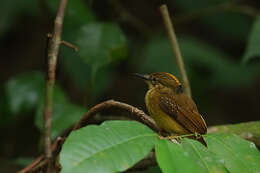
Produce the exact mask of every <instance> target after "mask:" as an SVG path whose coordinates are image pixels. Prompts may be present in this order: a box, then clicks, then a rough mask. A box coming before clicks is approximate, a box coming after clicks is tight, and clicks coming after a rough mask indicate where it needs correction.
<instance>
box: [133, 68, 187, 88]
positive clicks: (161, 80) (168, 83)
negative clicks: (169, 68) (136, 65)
mask: <svg viewBox="0 0 260 173" xmlns="http://www.w3.org/2000/svg"><path fill="white" fill-rule="evenodd" d="M134 75H135V76H137V77H139V78H141V79H143V80H144V81H145V82H146V83H147V84H148V86H149V88H150V89H151V88H154V87H167V88H170V89H172V90H173V91H174V92H176V93H181V92H183V91H182V85H181V83H180V81H179V80H178V79H177V78H176V77H175V76H174V75H172V74H170V73H167V72H155V73H152V74H149V75H147V74H145V75H143V74H137V73H135V74H134Z"/></svg>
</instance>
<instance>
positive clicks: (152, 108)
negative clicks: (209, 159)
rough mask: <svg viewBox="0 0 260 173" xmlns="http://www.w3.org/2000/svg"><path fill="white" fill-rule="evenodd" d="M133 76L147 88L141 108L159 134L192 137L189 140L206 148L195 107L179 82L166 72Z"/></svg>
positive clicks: (198, 114) (204, 127)
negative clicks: (144, 105) (165, 133)
mask: <svg viewBox="0 0 260 173" xmlns="http://www.w3.org/2000/svg"><path fill="white" fill-rule="evenodd" d="M134 75H135V76H137V77H139V78H141V79H143V80H144V81H145V82H146V83H147V84H148V87H149V90H148V91H147V93H146V96H145V104H146V107H147V110H148V112H149V114H150V115H151V116H152V118H153V119H154V121H155V122H156V124H157V125H158V127H159V128H160V129H161V131H164V132H167V133H168V134H170V135H187V134H195V135H193V136H190V137H189V138H193V139H196V140H198V141H199V142H201V143H202V144H203V145H205V146H207V144H206V142H205V141H204V139H203V137H202V136H201V135H203V134H206V133H207V125H206V123H205V121H204V119H203V118H202V116H201V115H200V113H199V112H198V109H197V106H196V105H195V103H194V102H193V100H192V99H191V98H190V97H189V96H187V95H186V94H185V93H184V92H183V90H182V85H181V83H180V81H179V80H178V79H177V78H176V77H175V76H174V75H172V74H170V73H166V72H156V73H152V74H150V75H142V74H134Z"/></svg>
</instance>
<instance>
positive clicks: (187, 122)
mask: <svg viewBox="0 0 260 173" xmlns="http://www.w3.org/2000/svg"><path fill="white" fill-rule="evenodd" d="M188 99H190V98H188ZM159 106H160V108H161V109H162V110H163V111H164V112H165V113H166V114H168V115H170V116H171V117H172V118H173V119H174V120H176V121H177V122H178V123H179V124H181V125H182V126H183V127H185V128H186V129H187V130H189V131H190V132H192V133H195V132H197V133H199V134H205V133H207V126H206V123H205V121H204V119H203V118H202V116H201V115H200V114H199V113H198V111H197V110H196V109H195V110H190V109H188V108H187V107H185V106H184V105H180V104H178V102H177V101H176V99H175V98H174V97H173V96H172V95H163V96H161V97H160V102H159Z"/></svg>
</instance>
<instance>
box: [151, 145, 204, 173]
mask: <svg viewBox="0 0 260 173" xmlns="http://www.w3.org/2000/svg"><path fill="white" fill-rule="evenodd" d="M155 152H156V160H157V162H158V164H159V166H160V168H161V170H162V171H163V172H164V173H173V172H174V173H186V172H187V173H188V172H191V171H192V172H193V173H197V172H198V173H199V172H201V170H200V166H199V165H198V164H196V163H195V162H194V161H193V160H192V157H191V156H190V154H189V153H188V152H186V151H185V149H184V148H183V147H181V146H180V145H179V144H175V143H173V142H170V141H168V140H160V141H159V142H158V143H157V144H156V146H155Z"/></svg>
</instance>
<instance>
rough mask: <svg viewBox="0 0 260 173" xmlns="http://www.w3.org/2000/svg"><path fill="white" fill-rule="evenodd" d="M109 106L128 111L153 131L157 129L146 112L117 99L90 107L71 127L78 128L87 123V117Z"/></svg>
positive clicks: (109, 107)
mask: <svg viewBox="0 0 260 173" xmlns="http://www.w3.org/2000/svg"><path fill="white" fill-rule="evenodd" d="M111 108H119V109H121V110H125V111H127V112H129V113H131V115H133V116H135V117H137V118H138V119H140V120H141V121H142V122H143V123H144V124H146V125H148V126H149V127H151V128H152V129H153V130H155V131H157V132H158V131H159V128H158V127H157V125H156V124H155V122H154V120H153V119H152V118H151V117H150V116H148V115H147V114H145V113H144V112H143V111H142V110H140V109H138V108H136V107H134V106H131V105H129V104H126V103H122V102H118V101H114V100H108V101H104V102H102V103H99V104H97V105H96V106H94V107H92V108H91V109H90V110H89V111H88V112H87V113H86V114H85V115H84V116H83V117H82V118H81V119H80V120H79V122H78V123H77V124H76V125H75V126H74V127H73V130H76V129H79V128H81V127H83V126H84V125H85V123H87V121H88V119H89V118H90V117H91V116H93V115H95V114H97V113H99V112H102V111H104V110H107V109H111Z"/></svg>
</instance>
